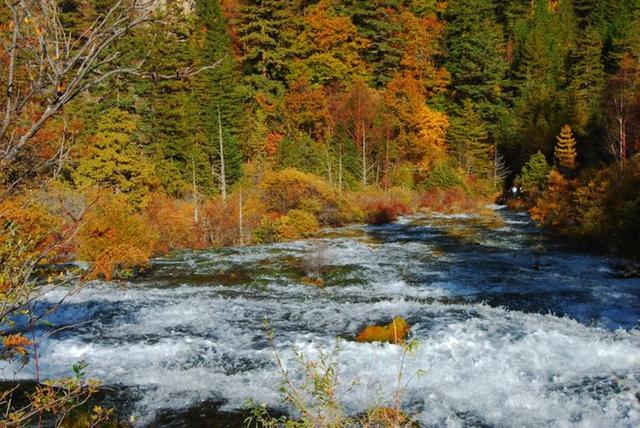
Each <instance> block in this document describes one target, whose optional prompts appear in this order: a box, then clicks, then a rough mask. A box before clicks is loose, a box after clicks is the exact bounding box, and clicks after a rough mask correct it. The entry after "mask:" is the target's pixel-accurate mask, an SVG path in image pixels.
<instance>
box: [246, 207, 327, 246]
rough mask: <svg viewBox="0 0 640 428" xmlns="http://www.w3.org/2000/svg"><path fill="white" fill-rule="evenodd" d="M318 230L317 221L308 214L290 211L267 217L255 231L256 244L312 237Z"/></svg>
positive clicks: (300, 211)
mask: <svg viewBox="0 0 640 428" xmlns="http://www.w3.org/2000/svg"><path fill="white" fill-rule="evenodd" d="M319 229H320V225H319V223H318V220H317V219H316V218H315V217H314V216H313V214H310V213H308V212H305V211H302V210H291V211H289V213H288V214H287V215H284V216H278V215H277V214H276V215H269V216H266V217H264V218H263V219H262V221H261V222H260V226H259V227H258V229H256V232H255V240H256V242H258V243H269V242H283V241H291V240H295V239H301V238H308V237H310V236H313V235H314V234H316V233H317V232H318V230H319Z"/></svg>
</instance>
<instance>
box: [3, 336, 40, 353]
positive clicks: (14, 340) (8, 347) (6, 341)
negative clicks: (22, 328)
mask: <svg viewBox="0 0 640 428" xmlns="http://www.w3.org/2000/svg"><path fill="white" fill-rule="evenodd" d="M31 345H33V342H31V341H30V340H29V339H28V338H27V337H26V336H24V335H22V334H10V335H8V336H5V337H3V338H2V346H3V348H4V349H3V350H2V356H3V358H12V357H17V356H24V355H27V349H26V348H27V347H29V346H31Z"/></svg>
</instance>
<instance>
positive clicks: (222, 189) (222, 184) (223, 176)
mask: <svg viewBox="0 0 640 428" xmlns="http://www.w3.org/2000/svg"><path fill="white" fill-rule="evenodd" d="M218 135H219V137H220V194H221V195H222V203H223V204H224V205H225V206H226V204H227V174H226V171H225V165H224V143H223V141H222V119H221V118H220V106H218Z"/></svg>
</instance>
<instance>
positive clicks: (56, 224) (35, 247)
mask: <svg viewBox="0 0 640 428" xmlns="http://www.w3.org/2000/svg"><path fill="white" fill-rule="evenodd" d="M61 223H62V221H61V220H60V219H57V218H56V217H55V216H53V215H52V214H51V213H50V212H49V210H47V209H46V208H45V207H44V206H43V205H42V204H41V203H39V202H37V201H36V200H34V199H32V198H30V197H26V196H23V197H14V198H7V199H5V200H4V201H2V202H0V289H2V293H9V292H10V289H11V284H14V282H15V281H20V279H19V277H20V275H21V273H24V266H25V265H28V264H32V263H36V262H44V263H46V262H48V261H51V260H53V259H55V258H56V257H58V256H59V255H60V253H61V249H60V248H59V247H57V246H56V247H55V248H54V250H53V251H52V252H50V253H49V254H46V258H45V259H43V260H38V259H39V258H40V257H41V256H42V255H43V253H44V252H45V251H47V250H48V249H49V248H52V247H51V246H52V245H53V244H59V241H60V236H59V232H60V231H61V229H62V225H61Z"/></svg>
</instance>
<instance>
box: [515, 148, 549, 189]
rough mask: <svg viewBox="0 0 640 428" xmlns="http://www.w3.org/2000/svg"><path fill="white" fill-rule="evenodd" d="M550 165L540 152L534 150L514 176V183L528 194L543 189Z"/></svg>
mask: <svg viewBox="0 0 640 428" xmlns="http://www.w3.org/2000/svg"><path fill="white" fill-rule="evenodd" d="M550 172H551V167H550V166H549V164H548V163H547V159H546V158H545V157H544V155H543V154H542V152H540V151H538V152H536V153H535V154H534V155H533V156H531V158H529V161H528V162H527V163H526V164H525V166H524V167H523V168H522V171H521V172H520V175H518V177H516V181H515V185H516V186H518V187H521V188H522V190H523V191H524V192H526V193H528V194H533V193H536V192H538V191H541V190H543V189H544V188H545V187H546V185H547V180H548V179H549V173H550Z"/></svg>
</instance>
